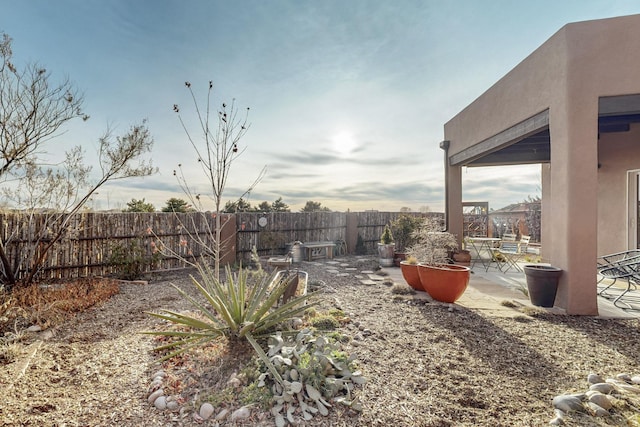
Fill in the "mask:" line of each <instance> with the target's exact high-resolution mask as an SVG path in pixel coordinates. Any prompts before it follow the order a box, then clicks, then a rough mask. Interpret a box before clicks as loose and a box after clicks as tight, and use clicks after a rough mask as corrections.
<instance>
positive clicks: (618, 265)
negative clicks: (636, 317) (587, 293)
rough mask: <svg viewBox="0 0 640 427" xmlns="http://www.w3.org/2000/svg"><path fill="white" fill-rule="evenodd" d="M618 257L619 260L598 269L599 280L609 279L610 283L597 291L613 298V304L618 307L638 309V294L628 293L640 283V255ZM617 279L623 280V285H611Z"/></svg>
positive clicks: (605, 296) (639, 306) (639, 297)
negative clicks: (633, 303)
mask: <svg viewBox="0 0 640 427" xmlns="http://www.w3.org/2000/svg"><path fill="white" fill-rule="evenodd" d="M612 259H616V258H612ZM620 259H621V260H620V261H612V262H611V263H610V265H608V266H604V267H602V268H599V269H598V274H599V275H600V276H602V279H601V280H603V279H609V280H611V283H609V284H608V285H607V286H605V287H603V288H602V289H600V290H599V291H598V295H600V296H602V297H604V298H607V299H613V305H614V306H616V307H618V308H622V309H631V310H640V305H638V303H640V296H638V295H632V294H630V292H631V291H635V290H636V289H637V286H638V284H639V283H640V256H635V257H628V258H620ZM601 280H600V281H601ZM600 281H599V282H600ZM618 281H621V282H623V286H621V287H614V286H613V285H614V284H615V283H617V282H618ZM623 298H624V300H623ZM632 302H636V305H635V306H634V305H632Z"/></svg>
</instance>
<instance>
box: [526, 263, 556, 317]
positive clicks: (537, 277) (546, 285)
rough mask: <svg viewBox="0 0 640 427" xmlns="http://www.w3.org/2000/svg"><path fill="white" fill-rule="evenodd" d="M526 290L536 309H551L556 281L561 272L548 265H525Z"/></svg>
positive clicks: (554, 298)
mask: <svg viewBox="0 0 640 427" xmlns="http://www.w3.org/2000/svg"><path fill="white" fill-rule="evenodd" d="M524 274H525V275H526V277H527V289H528V290H529V300H530V301H531V304H533V305H536V306H538V307H553V304H554V302H555V300H556V293H557V292H558V281H559V280H560V276H561V275H562V270H561V269H559V268H557V267H551V266H548V265H535V264H532V265H525V266H524Z"/></svg>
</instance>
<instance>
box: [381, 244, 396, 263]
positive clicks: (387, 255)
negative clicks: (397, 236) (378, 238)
mask: <svg viewBox="0 0 640 427" xmlns="http://www.w3.org/2000/svg"><path fill="white" fill-rule="evenodd" d="M395 247H396V244H395V243H386V244H385V243H378V256H379V262H380V267H393V257H394V253H395Z"/></svg>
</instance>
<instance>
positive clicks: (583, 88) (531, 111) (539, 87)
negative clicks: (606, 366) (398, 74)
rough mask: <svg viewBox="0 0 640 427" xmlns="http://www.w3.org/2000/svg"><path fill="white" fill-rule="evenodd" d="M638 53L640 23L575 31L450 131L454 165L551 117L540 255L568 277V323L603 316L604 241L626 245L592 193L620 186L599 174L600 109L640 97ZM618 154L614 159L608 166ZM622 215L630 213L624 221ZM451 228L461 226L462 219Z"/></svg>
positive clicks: (639, 19) (533, 58) (590, 24)
mask: <svg viewBox="0 0 640 427" xmlns="http://www.w3.org/2000/svg"><path fill="white" fill-rule="evenodd" d="M637 52H640V15H632V16H625V17H618V18H611V19H602V20H595V21H586V22H579V23H573V24H568V25H566V26H565V27H563V28H562V29H560V30H559V31H558V32H557V33H556V34H554V35H553V36H552V37H551V38H550V39H549V40H547V41H546V42H545V43H544V44H543V45H542V46H541V47H540V48H538V49H537V50H536V51H534V52H533V53H532V54H531V55H529V56H528V57H527V58H526V59H525V60H524V61H522V62H521V63H520V64H518V65H517V66H516V67H515V68H514V69H513V70H512V71H510V72H509V73H508V74H507V75H505V76H504V77H503V78H502V79H500V80H499V81H498V82H497V83H496V84H495V85H494V86H492V87H491V88H489V89H488V90H487V91H486V92H485V93H484V94H482V95H481V96H480V97H479V98H478V99H477V100H476V101H474V102H473V103H472V104H470V105H469V106H468V107H467V108H465V109H464V110H463V111H461V112H460V113H459V114H458V115H456V116H455V117H454V118H453V119H451V120H450V121H449V122H447V123H446V124H445V139H446V140H449V141H450V146H449V156H451V155H453V154H456V153H458V152H460V151H462V150H465V149H467V148H469V147H471V146H473V145H475V144H477V143H479V142H481V141H483V140H485V139H487V138H490V137H492V136H494V135H496V134H498V133H500V132H501V131H503V130H505V129H507V128H509V127H511V126H514V125H516V124H518V123H520V122H522V121H523V120H526V119H528V118H530V117H532V116H533V115H535V114H537V113H539V112H540V111H544V110H546V109H548V110H549V123H550V125H549V130H550V134H551V164H550V167H549V168H548V169H543V190H542V196H543V200H542V209H543V210H542V212H543V219H542V223H543V231H542V246H543V248H544V258H545V260H548V261H550V262H552V263H553V264H554V265H557V266H558V267H560V268H562V269H563V270H564V273H563V275H562V277H561V279H560V287H559V290H558V297H557V299H556V304H557V305H558V306H559V307H562V308H566V310H567V312H568V313H570V314H595V313H597V300H596V292H595V291H596V287H595V285H596V270H595V259H596V256H597V252H598V251H599V250H600V249H599V248H598V245H599V244H600V242H602V241H603V239H604V237H600V236H605V235H606V234H605V233H606V231H607V230H608V227H614V224H617V226H618V229H617V230H616V232H615V235H616V236H620V234H619V233H620V227H619V226H620V222H619V221H620V219H619V217H618V219H617V220H613V221H611V222H608V220H609V216H612V217H613V216H615V215H616V213H614V212H605V208H604V206H606V201H598V196H602V194H601V193H602V192H599V191H585V189H587V190H588V189H595V188H598V187H599V186H600V185H601V184H602V186H604V185H605V183H606V182H607V181H608V180H609V179H611V180H612V181H615V180H618V179H619V176H618V177H615V176H614V175H611V176H610V175H609V174H608V173H607V171H606V169H605V171H602V170H599V169H598V167H597V164H598V162H599V161H600V160H601V159H599V157H598V156H599V154H600V153H599V152H598V148H599V145H598V135H597V118H598V100H599V98H600V97H603V96H617V95H625V94H637V93H640V79H638V70H640V55H637ZM619 148H621V149H622V144H621V145H620V147H619ZM614 154H615V150H612V151H611V153H609V152H608V153H606V154H605V156H607V155H610V156H614ZM618 155H620V154H619V153H618ZM629 157H631V156H629ZM612 158H613V157H612ZM627 160H628V159H627ZM620 161H622V160H621V159H620ZM456 167H458V166H456ZM601 169H602V168H601ZM611 173H613V172H611ZM625 176H626V175H625ZM625 179H626V178H625ZM602 186H601V188H602ZM622 188H626V185H623V186H622ZM454 192H455V194H458V193H459V192H460V191H459V190H458V189H457V188H454V189H453V192H451V193H450V196H452V194H453V193H454ZM606 197H607V198H609V197H611V198H613V197H615V196H614V195H613V194H609V195H607V196H606ZM620 199H621V200H623V201H624V200H626V195H625V196H624V197H620ZM457 203H461V200H458V198H457V196H456V197H450V200H449V203H448V205H447V207H448V208H455V206H454V205H456V204H457ZM617 203H619V202H617ZM612 211H613V209H612ZM624 212H626V207H625V208H623V209H621V210H620V214H619V215H622V214H624ZM450 220H451V223H452V226H454V225H455V223H456V222H457V221H461V215H460V216H459V217H458V216H455V215H451V217H450ZM604 223H606V225H603V224H604ZM599 227H602V230H601V231H598V230H599ZM624 230H625V232H626V226H625V227H624ZM619 239H620V237H616V241H619ZM600 248H601V249H602V250H604V246H600ZM590 259H591V260H593V263H589V262H588V261H587V260H590Z"/></svg>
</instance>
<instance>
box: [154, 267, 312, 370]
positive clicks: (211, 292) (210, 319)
mask: <svg viewBox="0 0 640 427" xmlns="http://www.w3.org/2000/svg"><path fill="white" fill-rule="evenodd" d="M197 268H198V272H199V276H200V280H198V279H196V278H195V277H193V276H191V281H192V282H193V284H194V285H195V286H196V288H197V289H198V291H199V292H200V294H201V296H203V297H204V300H205V302H201V301H198V300H196V299H195V298H193V297H191V296H190V295H189V294H187V293H186V292H185V291H183V290H182V289H180V288H178V287H177V286H175V285H174V288H176V290H177V291H178V292H179V293H180V294H181V295H182V296H183V297H184V298H185V299H187V300H188V301H189V302H190V303H191V304H192V305H193V307H194V308H195V309H196V310H197V311H198V312H199V313H200V314H201V316H200V317H194V316H189V315H186V314H181V313H177V312H175V311H171V310H161V311H160V312H159V313H153V312H148V314H150V315H152V316H155V317H158V318H160V319H164V320H167V321H169V322H171V323H173V324H176V325H181V326H185V327H187V328H188V330H186V331H185V330H183V331H176V330H172V331H150V332H144V333H145V334H149V335H159V336H165V337H173V338H177V339H178V340H177V341H174V342H172V343H169V344H166V345H162V346H160V347H157V348H156V349H155V350H157V351H164V350H174V351H172V352H171V353H170V354H168V355H166V356H164V357H163V358H162V359H161V360H167V359H170V358H172V357H174V356H176V355H178V354H180V353H183V352H185V351H187V350H189V349H191V348H193V347H195V346H199V345H203V344H205V343H207V342H210V341H213V340H215V339H219V338H222V337H227V338H229V339H231V340H234V339H246V340H247V341H249V343H250V344H251V346H252V347H253V348H254V350H255V351H256V353H257V354H258V356H260V358H261V359H262V360H263V361H265V364H266V365H267V367H269V369H270V370H271V368H272V366H270V365H271V363H269V359H268V358H267V356H266V354H265V353H264V350H262V348H261V347H260V345H259V344H258V342H257V341H256V338H257V337H260V336H262V335H265V336H266V335H268V333H269V332H271V331H272V329H273V328H274V327H275V326H276V325H278V324H281V323H283V322H285V321H287V320H290V319H292V318H294V317H297V316H302V314H303V313H304V311H305V310H307V309H308V308H309V307H312V306H314V305H316V304H318V301H310V300H311V299H312V298H313V297H314V296H315V295H316V293H308V294H306V295H301V296H297V297H294V298H292V299H291V300H289V301H288V302H286V303H284V304H282V305H278V302H279V300H280V298H281V296H282V295H283V294H284V292H285V291H286V290H287V288H288V287H289V286H290V285H291V284H292V280H293V278H295V277H293V278H292V277H283V278H282V279H281V280H278V281H275V274H272V275H271V276H263V277H262V279H261V280H260V281H259V282H258V283H256V284H254V285H250V284H249V283H248V272H247V271H246V270H242V268H240V270H239V271H238V272H237V274H233V273H232V272H231V269H230V268H229V267H227V268H226V280H225V281H224V282H222V281H219V280H218V279H217V278H216V276H215V274H213V271H212V270H211V267H209V266H207V265H205V264H199V265H198V266H197ZM290 276H291V275H290ZM276 373H277V372H276ZM276 378H279V375H277V376H276Z"/></svg>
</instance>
